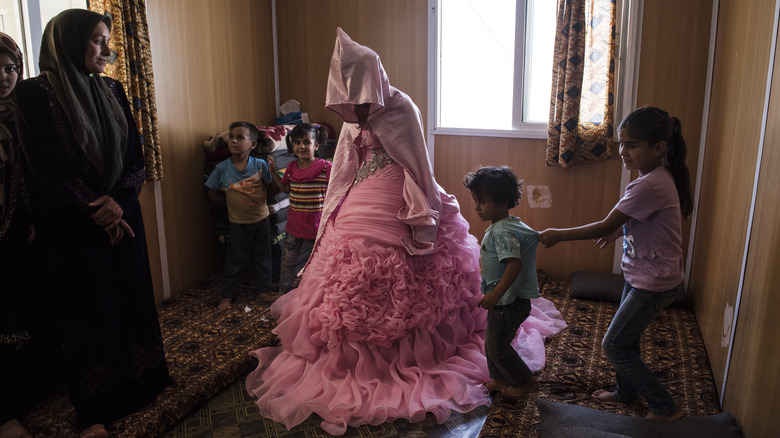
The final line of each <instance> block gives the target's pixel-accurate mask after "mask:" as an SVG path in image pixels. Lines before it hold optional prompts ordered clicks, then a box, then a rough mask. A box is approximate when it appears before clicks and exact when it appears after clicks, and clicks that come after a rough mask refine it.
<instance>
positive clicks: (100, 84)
mask: <svg viewBox="0 0 780 438" xmlns="http://www.w3.org/2000/svg"><path fill="white" fill-rule="evenodd" d="M110 31H111V20H110V18H109V17H106V16H103V15H101V14H98V13H95V12H91V11H87V10H84V9H69V10H66V11H64V12H62V13H60V14H59V15H57V16H56V17H54V18H52V19H51V21H49V23H48V24H47V25H46V29H45V30H44V32H43V38H42V40H43V41H42V43H41V51H40V59H39V65H40V70H41V75H40V76H38V77H36V78H32V79H27V80H25V81H23V82H21V83H20V84H19V86H18V89H17V102H18V104H17V116H16V123H17V129H18V131H19V138H20V141H21V147H22V151H23V153H24V157H25V160H26V165H28V166H29V169H30V173H31V175H32V179H33V181H34V184H35V185H36V186H37V189H36V190H35V192H37V196H36V197H35V199H34V200H33V208H34V211H33V217H34V222H35V230H36V234H37V237H38V239H39V242H40V244H41V246H42V249H43V252H44V255H43V256H44V269H45V270H46V278H45V280H44V281H45V285H44V287H45V290H46V293H47V294H48V296H47V299H48V300H50V301H51V303H52V305H53V306H55V308H56V309H57V320H56V324H57V331H58V334H59V336H60V339H59V341H60V343H61V345H62V347H63V349H64V352H63V353H64V360H63V373H64V375H65V379H66V384H67V387H68V393H69V396H70V401H71V403H72V404H73V406H74V407H75V408H76V413H77V418H76V420H77V426H78V428H79V430H80V436H81V437H87V438H93V437H105V436H107V435H108V432H107V431H106V425H108V424H109V423H111V422H112V421H114V420H116V419H118V418H120V417H123V416H125V415H127V414H129V413H132V412H134V411H136V410H138V409H139V408H142V407H144V406H145V405H147V404H149V403H150V402H151V401H152V400H153V399H154V398H155V397H156V396H157V395H158V394H159V393H160V392H162V390H163V389H164V387H165V386H168V385H171V384H172V383H173V380H172V379H171V377H170V375H169V373H168V367H167V365H166V362H165V355H164V351H163V343H162V337H161V335H160V326H159V322H158V320H157V311H156V309H155V304H154V292H153V290H152V278H151V274H150V270H149V260H148V255H147V250H146V239H145V237H144V228H143V221H142V218H141V210H140V207H139V203H138V194H139V193H140V190H141V185H142V183H143V181H144V177H145V173H144V160H143V156H142V151H141V141H140V135H139V133H138V130H137V128H136V125H135V122H134V121H133V117H132V115H131V112H130V106H129V104H128V101H127V97H126V95H125V92H124V90H123V88H122V85H121V84H120V83H119V82H118V81H116V80H113V79H110V78H107V77H102V76H101V73H103V72H104V70H105V67H106V62H107V58H108V57H109V56H110V54H111V51H110V49H109V48H108V41H109V38H110V36H111V34H110Z"/></svg>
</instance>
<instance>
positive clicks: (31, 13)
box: [0, 0, 87, 78]
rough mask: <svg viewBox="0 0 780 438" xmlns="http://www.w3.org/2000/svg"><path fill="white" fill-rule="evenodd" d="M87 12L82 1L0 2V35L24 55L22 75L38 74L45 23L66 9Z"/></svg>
mask: <svg viewBox="0 0 780 438" xmlns="http://www.w3.org/2000/svg"><path fill="white" fill-rule="evenodd" d="M71 8H80V9H87V2H86V1H85V0H0V32H4V33H6V34H8V35H10V36H11V38H13V39H14V41H16V44H18V45H19V47H20V48H21V49H22V52H23V53H24V76H25V77H27V78H29V77H32V76H36V75H37V74H38V52H39V50H40V47H41V35H42V34H43V29H44V28H45V27H46V23H48V22H49V20H50V19H51V18H52V17H54V16H55V15H57V14H59V13H60V12H62V11H64V10H65V9H71Z"/></svg>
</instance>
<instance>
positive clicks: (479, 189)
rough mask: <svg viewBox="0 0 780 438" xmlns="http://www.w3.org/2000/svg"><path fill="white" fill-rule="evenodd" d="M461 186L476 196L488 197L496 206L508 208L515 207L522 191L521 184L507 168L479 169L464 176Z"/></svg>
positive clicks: (488, 167)
mask: <svg viewBox="0 0 780 438" xmlns="http://www.w3.org/2000/svg"><path fill="white" fill-rule="evenodd" d="M463 185H464V186H466V188H467V189H469V190H471V191H472V192H474V193H476V194H477V195H485V196H488V197H489V198H490V199H492V200H493V202H495V203H496V204H506V205H507V207H509V208H512V207H514V206H516V205H517V203H518V202H519V201H520V196H521V193H522V191H523V182H522V181H519V180H518V179H517V176H516V175H515V172H514V171H513V170H512V169H511V168H510V167H507V166H501V167H493V166H486V167H480V168H479V169H477V170H476V171H475V172H469V173H467V174H466V177H465V178H463Z"/></svg>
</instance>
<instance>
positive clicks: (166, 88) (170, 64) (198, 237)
mask: <svg viewBox="0 0 780 438" xmlns="http://www.w3.org/2000/svg"><path fill="white" fill-rule="evenodd" d="M147 14H148V21H149V35H150V40H151V46H152V58H153V61H154V79H155V88H156V92H157V105H158V120H159V128H160V142H161V144H162V155H163V163H164V166H165V179H164V181H162V183H161V192H162V199H161V202H162V208H163V215H164V226H165V244H166V247H167V253H168V274H169V277H170V287H171V292H172V294H173V295H176V294H178V293H180V292H182V291H183V290H186V289H187V288H189V287H191V286H193V285H195V284H197V283H198V282H200V281H202V280H203V279H205V278H206V277H207V276H208V275H210V274H212V273H215V272H220V271H221V269H222V268H221V261H220V260H219V257H218V254H217V251H216V247H215V245H214V244H213V242H212V240H211V239H212V231H211V214H210V212H209V205H208V202H207V200H206V197H205V195H204V190H203V187H204V186H203V164H204V157H205V154H204V152H203V148H202V146H201V143H202V141H203V139H204V138H205V137H206V136H208V135H213V134H215V133H217V132H221V131H224V130H226V129H227V128H228V126H229V125H230V123H231V122H234V121H236V120H247V121H252V122H255V123H258V124H261V123H264V124H271V123H273V121H274V117H275V112H274V97H273V96H274V79H273V61H272V60H273V51H272V35H271V18H270V17H271V2H270V0H231V1H214V0H148V1H147ZM146 189H147V188H145V190H146ZM148 210H149V208H144V213H145V214H146V213H147V211H148ZM150 220H151V219H150V218H149V217H148V216H147V217H146V221H147V223H149V222H150ZM152 251H157V248H150V252H152ZM156 293H157V296H158V300H159V298H160V297H161V291H159V290H157V291H156Z"/></svg>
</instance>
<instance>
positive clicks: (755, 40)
mask: <svg viewBox="0 0 780 438" xmlns="http://www.w3.org/2000/svg"><path fill="white" fill-rule="evenodd" d="M774 3H775V2H774V0H762V1H754V2H747V3H746V2H739V1H736V0H725V1H721V2H720V8H719V13H718V17H719V18H718V32H717V44H716V53H715V66H714V72H713V89H712V98H711V105H710V115H709V124H708V127H707V134H706V138H707V144H706V150H705V160H704V168H703V171H702V172H703V174H702V175H701V178H702V184H701V195H700V199H699V214H698V222H697V228H696V237H695V243H694V251H693V260H692V268H691V279H690V286H689V287H690V289H691V291H692V293H693V295H694V311H695V313H696V317H697V319H698V321H699V326H700V328H701V331H702V336H703V337H704V342H705V345H706V346H707V353H708V355H709V358H710V364H711V366H712V370H713V374H714V377H715V381H716V384H717V385H718V387H720V386H721V384H722V382H723V376H724V373H725V365H726V357H727V354H728V346H727V343H728V334H729V332H730V327H724V311H725V310H726V308H727V306H728V307H731V308H733V307H734V306H735V301H736V294H737V290H738V288H739V280H740V275H741V269H742V258H743V253H744V248H745V238H746V233H747V223H748V216H749V210H750V203H751V196H752V191H753V181H754V175H755V167H756V155H757V150H758V143H759V136H760V128H761V120H762V111H763V103H764V95H765V90H766V78H767V67H768V59H769V50H770V44H771V34H772V24H773V15H774ZM724 335H725V339H724Z"/></svg>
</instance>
